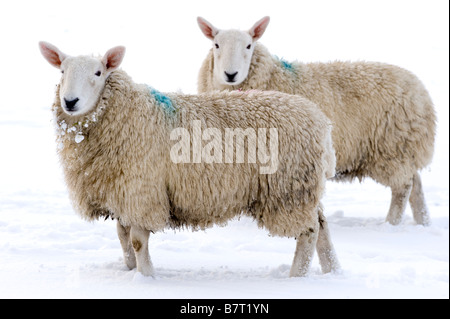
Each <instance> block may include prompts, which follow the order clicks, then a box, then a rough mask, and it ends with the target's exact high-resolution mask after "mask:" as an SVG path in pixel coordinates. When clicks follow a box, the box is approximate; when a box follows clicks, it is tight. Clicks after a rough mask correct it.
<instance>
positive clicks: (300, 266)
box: [289, 227, 318, 277]
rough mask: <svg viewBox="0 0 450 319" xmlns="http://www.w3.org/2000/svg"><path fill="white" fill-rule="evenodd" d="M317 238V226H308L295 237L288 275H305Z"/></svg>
mask: <svg viewBox="0 0 450 319" xmlns="http://www.w3.org/2000/svg"><path fill="white" fill-rule="evenodd" d="M317 238H318V227H314V228H310V229H309V230H308V231H307V232H304V233H302V234H301V235H300V236H299V237H298V238H297V247H296V249H295V255H294V261H293V262H292V266H291V272H290V274H289V276H290V277H300V276H305V275H306V274H307V273H308V270H309V267H310V265H311V261H312V259H313V256H314V248H315V247H316V243H317Z"/></svg>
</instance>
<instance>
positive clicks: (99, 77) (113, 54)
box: [39, 42, 125, 116]
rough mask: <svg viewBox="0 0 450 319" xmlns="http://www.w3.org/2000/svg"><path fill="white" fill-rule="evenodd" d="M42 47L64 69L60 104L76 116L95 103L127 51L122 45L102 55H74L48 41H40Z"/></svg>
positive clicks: (89, 108) (50, 59) (51, 61)
mask: <svg viewBox="0 0 450 319" xmlns="http://www.w3.org/2000/svg"><path fill="white" fill-rule="evenodd" d="M39 48H40V50H41V53H42V55H43V56H44V58H45V59H46V60H47V61H48V62H49V63H50V64H51V65H53V66H54V67H56V68H58V69H59V70H61V73H62V79H61V85H60V88H59V96H60V99H61V107H62V108H63V110H64V112H66V113H67V114H69V115H73V116H77V115H82V114H85V113H87V112H89V111H90V110H92V109H93V108H94V107H95V105H96V104H97V102H98V99H99V98H100V94H101V93H102V91H103V88H104V87H105V83H106V79H107V78H108V76H109V75H110V74H111V72H112V71H114V70H115V69H117V68H118V67H119V65H120V63H121V62H122V59H123V57H124V54H125V47H122V46H119V47H115V48H112V49H111V50H109V51H108V52H106V54H105V55H104V56H103V57H102V58H95V57H89V56H77V57H72V56H69V55H67V54H65V53H63V52H61V51H60V50H59V49H58V48H57V47H55V46H54V45H52V44H50V43H46V42H39Z"/></svg>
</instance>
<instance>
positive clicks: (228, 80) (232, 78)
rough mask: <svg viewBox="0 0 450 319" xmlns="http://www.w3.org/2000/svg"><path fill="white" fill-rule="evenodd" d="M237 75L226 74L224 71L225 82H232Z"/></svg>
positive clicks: (235, 73)
mask: <svg viewBox="0 0 450 319" xmlns="http://www.w3.org/2000/svg"><path fill="white" fill-rule="evenodd" d="M237 74H238V73H237V72H234V73H231V74H230V73H228V72H227V71H225V75H226V76H227V82H234V78H235V77H236V75H237Z"/></svg>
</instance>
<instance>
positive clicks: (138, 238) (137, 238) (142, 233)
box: [130, 226, 153, 276]
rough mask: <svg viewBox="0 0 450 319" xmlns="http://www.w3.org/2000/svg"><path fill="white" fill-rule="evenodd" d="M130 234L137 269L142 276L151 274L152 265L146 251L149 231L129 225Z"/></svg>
mask: <svg viewBox="0 0 450 319" xmlns="http://www.w3.org/2000/svg"><path fill="white" fill-rule="evenodd" d="M130 235H131V245H132V246H133V249H134V253H135V255H136V262H137V270H138V271H139V272H140V273H142V274H143V275H144V276H152V275H153V265H152V261H151V260H150V255H149V253H148V237H149V235H150V231H149V230H147V229H145V228H142V227H138V226H131V233H130Z"/></svg>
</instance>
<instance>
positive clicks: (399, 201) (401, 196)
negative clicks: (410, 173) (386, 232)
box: [386, 179, 412, 225]
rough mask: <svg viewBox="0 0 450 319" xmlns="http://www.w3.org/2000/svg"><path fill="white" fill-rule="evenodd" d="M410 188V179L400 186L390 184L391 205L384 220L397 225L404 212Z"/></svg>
mask: <svg viewBox="0 0 450 319" xmlns="http://www.w3.org/2000/svg"><path fill="white" fill-rule="evenodd" d="M411 189H412V179H411V180H410V181H408V182H407V183H405V184H403V185H402V186H400V187H393V186H391V191H392V198H391V206H390V207H389V212H388V215H387V217H386V221H388V222H389V223H391V224H392V225H398V224H400V222H401V221H402V218H403V213H404V212H405V208H406V204H407V203H408V200H409V195H410V194H411Z"/></svg>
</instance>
